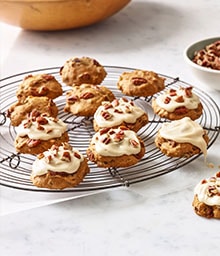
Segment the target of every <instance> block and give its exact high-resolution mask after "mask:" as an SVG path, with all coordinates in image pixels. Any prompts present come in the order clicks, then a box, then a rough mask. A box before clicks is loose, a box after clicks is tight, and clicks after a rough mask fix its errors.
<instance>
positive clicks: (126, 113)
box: [93, 98, 148, 132]
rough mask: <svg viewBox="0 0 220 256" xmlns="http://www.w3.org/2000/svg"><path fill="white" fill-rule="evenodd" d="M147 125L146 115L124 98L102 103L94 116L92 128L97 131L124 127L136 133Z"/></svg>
mask: <svg viewBox="0 0 220 256" xmlns="http://www.w3.org/2000/svg"><path fill="white" fill-rule="evenodd" d="M147 123H148V115H147V113H146V112H145V111H144V110H143V109H141V108H140V107H138V106H136V105H135V103H134V101H132V100H128V99H126V98H120V99H115V100H113V101H112V102H110V101H104V102H102V105H101V106H99V107H98V109H97V110H96V112H95V114H94V120H93V126H94V130H95V131H98V130H100V129H102V128H105V127H109V128H111V127H112V128H117V127H118V126H126V127H127V128H129V129H130V130H133V131H135V132H137V131H138V130H140V129H141V128H142V127H143V126H145V125H146V124H147Z"/></svg>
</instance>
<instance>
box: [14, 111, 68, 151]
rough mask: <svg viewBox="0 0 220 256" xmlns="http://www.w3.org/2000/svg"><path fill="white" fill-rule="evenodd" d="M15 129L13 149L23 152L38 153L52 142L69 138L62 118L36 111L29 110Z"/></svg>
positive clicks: (60, 141)
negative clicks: (27, 114) (24, 118)
mask: <svg viewBox="0 0 220 256" xmlns="http://www.w3.org/2000/svg"><path fill="white" fill-rule="evenodd" d="M16 131H17V136H16V138H15V149H16V151H17V152H19V153H24V154H39V153H42V152H44V151H46V150H47V149H48V148H50V147H51V146H52V145H53V144H57V145H59V144H61V143H62V142H67V141H68V140H69V137H68V133H67V125H66V124H65V123H63V121H62V120H60V119H57V118H54V117H50V116H48V115H47V114H40V113H39V112H37V111H33V112H31V114H30V116H29V117H28V119H26V120H23V121H22V122H21V124H20V125H19V126H18V128H17V130H16Z"/></svg>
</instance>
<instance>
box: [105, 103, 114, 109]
mask: <svg viewBox="0 0 220 256" xmlns="http://www.w3.org/2000/svg"><path fill="white" fill-rule="evenodd" d="M112 107H113V106H112V104H111V103H105V104H104V109H109V108H112Z"/></svg>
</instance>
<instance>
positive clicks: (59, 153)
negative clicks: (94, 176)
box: [31, 143, 89, 189]
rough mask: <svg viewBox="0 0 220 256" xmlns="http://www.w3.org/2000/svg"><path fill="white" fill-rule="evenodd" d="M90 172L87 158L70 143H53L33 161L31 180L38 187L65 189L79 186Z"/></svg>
mask: <svg viewBox="0 0 220 256" xmlns="http://www.w3.org/2000/svg"><path fill="white" fill-rule="evenodd" d="M87 173H89V167H88V164H87V160H86V158H84V157H83V155H82V154H81V153H80V152H79V151H78V150H76V149H74V148H72V147H71V146H70V145H69V144H68V143H62V145H60V146H57V145H53V146H52V147H51V148H50V149H48V150H47V151H45V152H43V153H41V154H39V155H38V156H37V159H36V160H35V161H34V163H33V167H32V173H31V181H32V182H33V184H34V185H35V186H37V187H41V188H49V189H64V188H68V187H75V186H77V185H78V184H79V183H80V182H81V181H82V180H83V179H84V177H85V176H86V174H87Z"/></svg>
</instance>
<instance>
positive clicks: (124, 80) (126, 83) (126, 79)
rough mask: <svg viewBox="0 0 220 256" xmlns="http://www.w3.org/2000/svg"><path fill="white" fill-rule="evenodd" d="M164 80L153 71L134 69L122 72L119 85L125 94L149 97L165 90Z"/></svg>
mask: <svg viewBox="0 0 220 256" xmlns="http://www.w3.org/2000/svg"><path fill="white" fill-rule="evenodd" d="M164 80H165V79H164V78H162V77H160V76H158V75H157V74H156V73H155V72H153V71H145V70H134V71H131V72H124V73H122V74H121V76H120V77H119V81H118V83H117V86H118V89H119V90H121V91H122V93H123V94H125V95H128V96H138V97H141V96H143V97H147V96H152V95H153V94H155V93H157V92H159V91H161V90H163V89H164Z"/></svg>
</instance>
